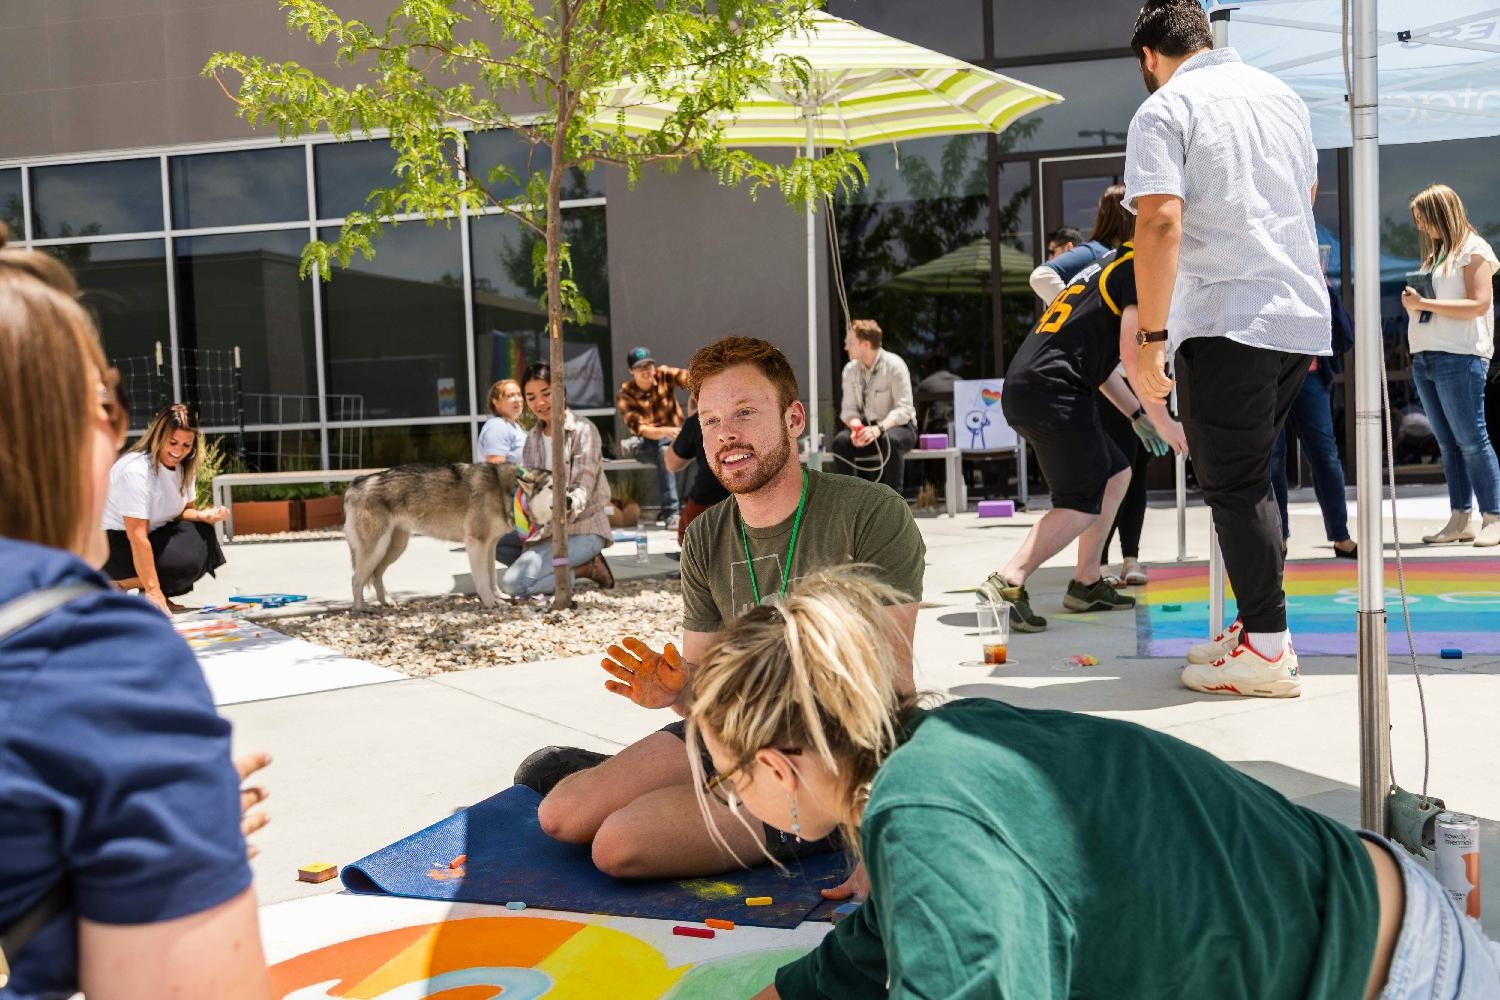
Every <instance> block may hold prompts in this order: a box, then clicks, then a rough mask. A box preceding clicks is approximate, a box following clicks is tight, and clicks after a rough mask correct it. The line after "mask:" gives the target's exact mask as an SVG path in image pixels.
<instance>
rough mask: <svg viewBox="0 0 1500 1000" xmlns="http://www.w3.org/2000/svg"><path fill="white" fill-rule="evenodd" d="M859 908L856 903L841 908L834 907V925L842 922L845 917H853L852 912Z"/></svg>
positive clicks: (846, 904)
mask: <svg viewBox="0 0 1500 1000" xmlns="http://www.w3.org/2000/svg"><path fill="white" fill-rule="evenodd" d="M859 906H860V904H858V903H845V904H843V905H842V906H836V907H834V910H833V922H834V923H838V922H839V921H840V920H843V919H844V918H845V917H852V916H854V912H855V911H856V910H858V909H859Z"/></svg>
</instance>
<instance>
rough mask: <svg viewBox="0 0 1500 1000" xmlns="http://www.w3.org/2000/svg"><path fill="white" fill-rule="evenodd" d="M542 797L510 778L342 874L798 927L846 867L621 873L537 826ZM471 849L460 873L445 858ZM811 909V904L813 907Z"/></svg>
mask: <svg viewBox="0 0 1500 1000" xmlns="http://www.w3.org/2000/svg"><path fill="white" fill-rule="evenodd" d="M540 801H541V796H539V795H537V793H536V792H534V791H532V790H531V789H530V788H526V787H524V786H521V785H516V786H515V787H513V788H508V789H506V790H505V791H503V792H501V793H500V794H498V795H495V796H492V797H490V798H488V799H485V800H484V801H483V802H481V803H479V804H478V805H475V806H470V807H469V808H468V809H466V810H464V811H463V812H461V813H455V814H454V815H452V816H449V817H448V818H447V819H445V820H443V821H442V822H440V823H434V824H433V825H432V826H429V827H428V828H427V829H425V830H422V831H420V832H418V833H414V834H412V835H411V836H410V837H407V838H406V839H404V840H398V841H397V842H396V843H394V844H392V845H391V846H389V847H386V848H383V849H382V850H379V851H376V852H375V853H374V854H371V855H369V856H368V857H364V858H361V859H360V860H358V861H356V862H355V863H354V864H352V865H346V866H345V867H344V870H343V873H342V876H341V877H342V879H343V883H344V887H345V888H347V889H348V890H349V891H351V892H359V893H377V894H386V895H391V896H409V897H412V898H415V899H437V900H450V901H453V902H464V903H508V902H513V901H519V902H523V903H525V904H526V905H527V906H528V907H532V906H535V907H541V908H543V909H549V910H571V911H573V912H576V913H604V914H609V915H612V916H620V917H648V918H653V919H657V920H693V921H697V920H702V919H704V918H705V917H720V918H722V919H725V920H733V921H734V922H735V923H737V924H748V925H750V926H752V927H783V928H786V927H796V926H797V925H798V924H799V923H801V922H802V921H804V920H807V919H809V918H813V919H816V918H818V917H821V916H826V915H827V914H828V913H831V912H832V910H833V906H832V904H828V903H826V902H825V901H824V900H823V898H822V897H821V896H819V895H818V890H819V889H826V888H830V887H832V886H835V885H838V884H839V883H840V882H841V881H843V879H844V877H845V875H846V874H847V870H848V862H847V859H846V858H845V856H844V855H843V854H840V853H834V854H822V855H818V856H816V857H812V858H807V859H804V860H803V861H801V862H797V861H793V862H789V863H788V865H787V867H788V872H782V871H781V870H779V869H777V868H776V867H775V866H772V865H768V866H765V867H762V868H756V869H754V870H752V871H742V872H730V873H728V874H725V875H715V876H713V877H711V878H701V879H685V880H668V879H653V880H626V879H617V878H614V877H612V876H609V875H605V874H604V873H603V872H601V871H599V869H598V868H596V867H594V862H593V859H592V858H591V857H590V855H589V849H588V848H587V847H583V846H580V845H577V844H564V843H561V842H559V841H556V840H553V839H552V838H551V837H549V836H547V835H546V834H545V833H543V832H542V828H541V826H540V825H538V823H537V818H536V808H537V804H538V803H539V802H540ZM460 854H465V855H468V857H467V860H466V861H465V863H464V865H463V872H462V875H461V876H460V874H459V873H458V872H457V871H454V870H452V869H450V868H449V867H448V865H449V862H451V861H452V860H453V859H454V858H456V857H458V856H459V855H460ZM747 896H770V897H771V898H772V900H773V902H772V904H771V905H770V906H746V905H745V898H746V897H747ZM814 911H818V912H814Z"/></svg>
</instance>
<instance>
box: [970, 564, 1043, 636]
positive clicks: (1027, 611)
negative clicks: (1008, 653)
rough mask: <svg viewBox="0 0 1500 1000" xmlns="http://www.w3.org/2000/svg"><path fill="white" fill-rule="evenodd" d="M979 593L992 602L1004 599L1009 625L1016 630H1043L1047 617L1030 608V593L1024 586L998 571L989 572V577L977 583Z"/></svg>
mask: <svg viewBox="0 0 1500 1000" xmlns="http://www.w3.org/2000/svg"><path fill="white" fill-rule="evenodd" d="M979 593H980V595H982V596H983V597H985V598H986V599H987V600H990V601H993V602H999V601H1004V602H1005V603H1006V604H1009V605H1010V627H1011V628H1012V629H1013V630H1014V631H1016V632H1045V631H1046V630H1047V619H1045V618H1043V617H1042V616H1041V615H1039V614H1036V613H1034V612H1033V611H1032V610H1031V595H1030V594H1028V593H1026V588H1025V587H1021V586H1016V585H1014V584H1011V583H1009V582H1007V581H1006V579H1005V578H1004V577H1002V576H1001V575H1000V574H999V573H991V574H990V575H989V579H987V580H985V581H984V582H983V583H981V584H980V585H979Z"/></svg>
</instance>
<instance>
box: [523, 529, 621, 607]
mask: <svg viewBox="0 0 1500 1000" xmlns="http://www.w3.org/2000/svg"><path fill="white" fill-rule="evenodd" d="M603 551H604V539H603V538H600V537H599V536H598V535H573V536H572V537H570V538H569V539H568V564H569V565H570V566H582V565H583V564H584V563H586V562H588V561H589V560H590V559H592V558H594V557H595V556H597V555H598V554H599V553H601V552H603ZM554 582H555V577H554V575H553V573H552V539H550V538H548V539H546V540H545V541H542V542H538V543H537V544H535V545H532V546H529V547H528V548H527V549H526V551H524V552H522V553H521V554H520V555H519V556H517V557H516V561H515V562H513V563H511V564H510V566H509V567H508V568H507V569H506V570H505V575H504V576H502V577H501V578H500V590H501V591H503V592H504V593H506V594H509V595H510V596H511V597H531V596H533V595H535V594H550V593H552V589H553V584H554Z"/></svg>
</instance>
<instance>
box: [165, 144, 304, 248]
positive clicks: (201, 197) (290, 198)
mask: <svg viewBox="0 0 1500 1000" xmlns="http://www.w3.org/2000/svg"><path fill="white" fill-rule="evenodd" d="M169 167H170V170H171V177H172V225H173V227H174V228H177V229H207V228H209V227H212V226H249V225H255V224H257V223H262V222H292V221H295V220H297V219H306V218H307V161H306V153H305V152H304V151H303V149H302V147H301V146H300V145H299V146H282V147H276V148H272V149H246V150H241V151H239V152H234V153H202V154H199V155H197V156H174V157H172V160H171V162H170V164H169Z"/></svg>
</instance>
